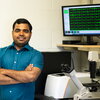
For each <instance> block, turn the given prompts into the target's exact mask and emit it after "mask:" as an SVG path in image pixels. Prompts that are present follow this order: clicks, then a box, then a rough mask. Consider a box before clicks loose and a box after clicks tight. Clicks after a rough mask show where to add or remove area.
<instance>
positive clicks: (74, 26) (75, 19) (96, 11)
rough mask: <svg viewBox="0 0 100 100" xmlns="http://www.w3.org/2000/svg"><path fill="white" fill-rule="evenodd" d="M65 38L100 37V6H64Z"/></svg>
mask: <svg viewBox="0 0 100 100" xmlns="http://www.w3.org/2000/svg"><path fill="white" fill-rule="evenodd" d="M62 19H63V35H64V36H88V37H90V36H98V35H100V4H90V5H72V6H62Z"/></svg>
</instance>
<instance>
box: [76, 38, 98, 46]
mask: <svg viewBox="0 0 100 100" xmlns="http://www.w3.org/2000/svg"><path fill="white" fill-rule="evenodd" d="M78 45H97V42H94V41H93V36H86V41H83V42H80V43H78Z"/></svg>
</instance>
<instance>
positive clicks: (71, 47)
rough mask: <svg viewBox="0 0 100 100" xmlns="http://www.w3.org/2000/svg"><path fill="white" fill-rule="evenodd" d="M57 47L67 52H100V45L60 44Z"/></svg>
mask: <svg viewBox="0 0 100 100" xmlns="http://www.w3.org/2000/svg"><path fill="white" fill-rule="evenodd" d="M57 47H63V48H64V49H65V50H82V51H100V45H72V44H58V45H57Z"/></svg>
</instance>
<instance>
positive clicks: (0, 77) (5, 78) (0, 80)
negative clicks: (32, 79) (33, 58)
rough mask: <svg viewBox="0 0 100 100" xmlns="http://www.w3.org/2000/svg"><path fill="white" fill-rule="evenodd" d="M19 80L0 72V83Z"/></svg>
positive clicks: (13, 82) (4, 83)
mask: <svg viewBox="0 0 100 100" xmlns="http://www.w3.org/2000/svg"><path fill="white" fill-rule="evenodd" d="M18 83H20V82H19V81H17V80H15V79H12V78H10V77H8V76H5V75H2V74H0V85H9V84H18Z"/></svg>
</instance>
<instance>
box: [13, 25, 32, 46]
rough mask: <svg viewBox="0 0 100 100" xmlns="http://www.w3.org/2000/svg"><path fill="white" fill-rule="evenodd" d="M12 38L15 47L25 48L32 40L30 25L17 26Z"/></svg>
mask: <svg viewBox="0 0 100 100" xmlns="http://www.w3.org/2000/svg"><path fill="white" fill-rule="evenodd" d="M12 36H13V40H14V43H15V45H16V46H19V47H23V46H24V45H25V44H27V43H28V41H29V40H30V38H31V32H30V30H29V26H28V24H15V28H14V30H13V32H12Z"/></svg>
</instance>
